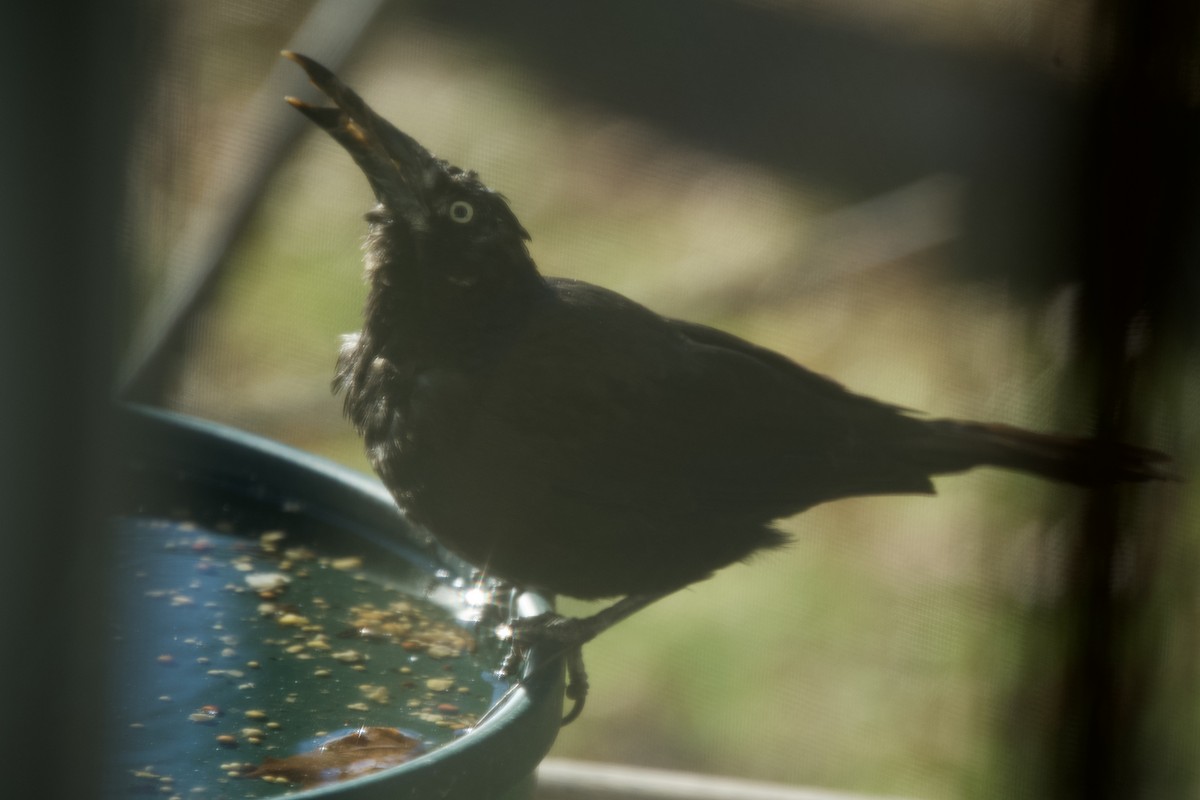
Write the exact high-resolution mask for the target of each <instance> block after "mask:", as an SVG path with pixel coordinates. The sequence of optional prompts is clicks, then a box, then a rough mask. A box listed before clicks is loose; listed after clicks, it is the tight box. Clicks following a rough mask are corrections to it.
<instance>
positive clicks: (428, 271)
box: [283, 51, 540, 311]
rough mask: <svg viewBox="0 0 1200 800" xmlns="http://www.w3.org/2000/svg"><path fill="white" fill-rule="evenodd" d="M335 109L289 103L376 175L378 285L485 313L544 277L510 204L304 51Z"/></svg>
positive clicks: (373, 248) (374, 271) (373, 239)
mask: <svg viewBox="0 0 1200 800" xmlns="http://www.w3.org/2000/svg"><path fill="white" fill-rule="evenodd" d="M283 55H284V57H286V58H288V59H290V60H292V61H294V62H296V63H297V64H299V65H300V66H301V67H302V68H303V69H304V71H305V72H306V73H308V77H309V80H311V81H312V83H313V85H315V86H316V87H317V88H318V89H320V90H321V91H322V92H323V93H324V94H325V95H326V96H327V97H328V98H329V99H330V100H331V101H332V102H333V107H325V106H314V105H309V104H308V103H305V102H303V101H301V100H298V99H296V98H294V97H289V98H287V101H288V102H289V103H290V104H291V105H292V106H294V107H295V108H296V109H298V110H299V111H301V112H302V113H303V114H304V115H305V116H307V117H308V118H309V119H310V120H312V121H313V122H314V123H316V124H317V126H318V127H320V128H321V129H322V130H324V131H325V132H326V133H328V134H329V135H330V136H332V137H333V138H334V139H335V140H336V141H337V142H338V143H339V144H340V145H342V147H344V148H345V149H346V151H347V152H348V153H350V155H351V157H353V158H354V160H355V162H356V163H357V164H358V166H359V168H360V169H362V171H363V173H364V174H365V175H366V177H367V180H368V181H369V182H370V184H371V188H372V190H374V192H375V198H376V199H377V200H378V201H379V204H378V205H377V206H376V207H375V208H374V209H373V210H371V211H370V212H369V213H368V214H367V221H368V222H369V223H370V225H371V233H370V236H369V238H368V240H367V247H366V250H367V267H368V273H369V275H370V277H371V280H372V283H373V284H374V285H375V286H376V287H378V288H382V287H390V288H394V289H395V290H396V291H398V292H406V293H408V294H409V295H418V296H417V297H410V299H411V300H414V301H416V300H419V301H420V302H421V303H422V304H423V305H424V306H425V307H430V306H433V307H441V308H443V309H444V308H448V307H454V308H457V309H459V310H461V311H465V310H467V309H469V308H472V307H474V308H476V309H477V308H478V306H479V304H480V303H481V302H485V301H486V302H488V303H490V304H491V305H493V306H494V305H495V304H496V302H497V301H501V302H502V301H503V300H504V298H506V297H508V296H512V295H516V294H519V293H520V292H521V291H522V290H523V288H524V287H526V286H527V285H528V284H529V283H530V282H532V281H537V280H540V279H539V278H537V272H536V268H535V267H534V265H533V262H532V260H531V259H530V257H529V252H528V250H527V248H526V246H525V242H526V241H527V240H528V239H529V234H528V233H526V232H525V229H524V228H523V227H522V226H521V223H520V222H519V221H518V220H517V218H516V215H514V214H513V212H512V209H510V208H509V206H508V203H507V202H506V201H505V199H504V197H503V196H502V195H500V194H498V193H496V192H493V191H492V190H490V189H488V188H487V187H486V186H484V185H483V183H481V182H480V180H479V178H478V177H477V176H476V174H475V173H474V172H471V171H467V170H463V169H460V168H458V167H456V166H453V165H452V164H448V163H447V162H445V161H443V160H441V159H438V158H436V157H434V156H433V155H432V154H431V153H430V152H429V151H428V150H426V149H425V148H424V147H422V146H421V145H420V144H419V143H418V142H417V141H416V140H415V139H413V138H412V137H411V136H409V135H408V134H406V133H404V132H403V131H400V130H398V129H397V128H396V127H395V126H394V125H392V124H391V123H390V122H388V121H387V120H385V119H384V118H383V117H381V116H379V115H378V114H377V113H375V112H374V111H373V110H372V109H371V107H370V106H368V105H367V104H366V103H365V102H364V101H363V99H362V98H361V97H359V96H358V95H357V94H355V93H354V92H353V91H351V90H350V89H349V88H348V87H347V86H346V85H345V84H344V83H342V82H341V80H339V79H338V77H337V76H336V75H334V74H333V73H332V72H331V71H329V70H328V69H326V68H325V67H323V66H322V65H320V64H318V63H317V62H316V61H313V60H312V59H311V58H308V57H306V56H302V55H300V54H298V53H293V52H289V51H284V53H283Z"/></svg>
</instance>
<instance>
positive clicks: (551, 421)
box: [283, 51, 1173, 724]
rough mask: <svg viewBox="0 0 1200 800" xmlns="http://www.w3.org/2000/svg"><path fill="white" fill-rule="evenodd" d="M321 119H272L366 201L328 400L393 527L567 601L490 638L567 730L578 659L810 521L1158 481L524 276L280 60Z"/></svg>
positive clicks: (580, 674) (1156, 467)
mask: <svg viewBox="0 0 1200 800" xmlns="http://www.w3.org/2000/svg"><path fill="white" fill-rule="evenodd" d="M283 55H284V56H285V57H286V58H288V59H290V60H291V61H294V62H295V63H296V64H298V65H299V66H300V67H301V68H302V69H303V70H304V71H305V72H306V73H307V76H308V78H309V80H310V81H311V83H312V84H313V85H314V86H316V88H317V89H319V90H320V91H321V92H322V93H323V94H324V95H325V97H326V98H328V100H329V101H331V103H332V105H311V104H309V103H307V102H304V101H302V100H299V99H296V98H294V97H288V98H286V100H287V102H288V103H290V104H291V105H292V106H293V107H295V108H296V109H298V110H299V111H300V112H302V113H303V114H304V115H305V116H306V117H308V119H309V120H311V121H312V122H313V123H315V124H316V126H317V127H319V128H321V129H322V130H324V131H325V132H326V133H327V134H329V135H330V136H331V137H332V138H333V139H334V140H335V141H336V142H337V143H338V144H340V145H341V146H342V147H343V148H344V149H345V150H346V151H347V152H348V153H349V155H350V156H351V157H352V158H353V159H354V161H355V162H356V163H357V165H358V167H359V168H360V169H361V171H362V172H363V174H364V175H365V176H366V179H367V182H368V183H369V185H370V187H371V189H372V190H373V193H374V196H375V200H376V205H375V206H374V207H373V208H372V209H371V210H370V211H368V212H367V213H366V215H365V219H366V222H367V226H368V233H367V236H366V240H365V244H364V252H365V255H364V264H365V277H366V283H367V285H368V293H367V299H366V303H365V308H364V310H363V324H362V329H361V331H360V332H358V333H357V334H353V335H350V336H347V337H345V338H344V340H343V342H342V346H341V350H340V352H339V355H338V358H337V366H336V371H335V377H334V379H333V389H334V391H335V392H336V393H340V394H341V395H342V397H343V402H344V411H345V415H346V416H347V417H348V418H349V420H350V422H351V423H352V424H353V426H354V428H355V429H356V430H357V432H358V434H359V435H360V436H361V437H362V439H363V442H364V447H365V449H366V453H367V457H368V460H369V462H370V464H371V467H372V468H373V469H374V470H375V472H376V473H377V474H378V476H379V478H380V479H381V481H382V482H383V484H384V485H385V486H386V487H387V488H388V490H389V491H390V492H391V494H392V496H393V497H394V498H395V500H396V503H397V505H398V506H399V507H400V509H401V510H402V511H403V512H404V514H405V515H406V516H407V518H409V519H410V520H411V521H413V522H415V523H417V524H419V525H421V526H423V527H424V528H425V529H427V530H428V531H429V532H430V533H431V534H432V535H433V537H434V538H435V539H437V541H439V542H440V543H441V544H442V545H444V546H445V547H446V548H448V549H449V550H450V551H452V552H454V553H456V554H457V555H459V556H461V557H462V558H463V559H464V560H466V561H467V562H469V563H470V564H472V565H474V566H475V567H477V568H479V569H480V570H481V571H483V572H484V573H485V574H487V575H490V576H494V577H497V578H499V579H501V580H503V581H505V582H507V583H509V584H511V585H513V586H516V587H521V588H529V589H538V590H542V591H545V592H550V593H553V594H556V595H566V596H570V597H576V598H584V599H611V598H618V599H616V600H615V602H613V603H612V604H611V605H608V606H606V607H604V608H603V609H602V610H601V611H599V612H597V613H595V614H593V615H591V616H588V617H577V618H571V617H564V616H560V615H558V614H556V613H553V612H548V613H546V614H543V615H541V616H538V617H533V618H526V619H522V620H516V621H510V623H509V629H508V632H509V635H510V637H511V639H512V641H513V647H514V651H513V655H514V657H519V653H518V651H520V652H524V651H525V649H527V648H528V647H530V646H533V645H536V644H537V643H538V642H554V643H556V646H557V647H559V648H560V650H561V652H563V653H564V654H565V656H566V659H565V660H566V664H567V672H568V685H567V697H568V698H571V699H573V700H574V702H575V705H574V706H573V708H572V709H571V710H570V712H569V713H568V714H567V715H566V716H565V717H564V724H565V723H566V722H569V721H571V720H572V719H574V718H576V717H577V716H578V714H579V712H580V711H581V709H582V707H583V702H584V699H585V698H586V696H587V692H588V683H587V675H586V670H585V669H584V667H583V660H582V646H583V645H584V644H585V643H587V642H589V641H591V640H592V639H593V638H594V637H595V636H597V635H598V634H600V633H601V632H603V631H604V630H606V629H608V628H609V627H611V626H612V625H614V624H616V623H617V622H619V621H621V620H623V619H625V618H626V617H628V616H629V615H630V614H632V613H635V612H636V611H638V610H640V609H642V608H644V607H646V606H647V605H649V604H651V603H653V602H654V601H656V600H658V599H660V598H662V597H664V596H666V595H668V594H671V593H672V592H675V591H677V590H679V589H681V588H683V587H685V586H688V585H690V584H693V583H695V582H697V581H701V580H703V579H705V578H707V577H709V576H711V575H712V574H713V573H714V572H715V571H716V570H718V569H720V568H722V567H725V566H727V565H730V564H733V563H735V562H739V561H744V560H746V559H747V558H748V557H750V556H751V555H753V554H756V553H759V552H761V551H767V550H771V549H773V548H777V547H779V546H781V545H783V544H784V543H785V541H786V537H785V536H784V534H782V533H781V532H780V531H779V530H778V529H777V528H776V527H775V526H774V523H776V522H777V521H779V520H781V519H784V518H787V517H791V516H793V515H795V514H798V513H800V512H802V511H805V510H806V509H809V508H811V507H813V506H815V505H818V504H820V503H825V502H828V501H832V500H840V499H844V498H852V497H862V496H870V495H899V494H933V493H934V485H933V482H932V479H933V477H935V476H939V475H947V474H952V473H960V472H964V471H966V470H970V469H972V468H974V467H999V468H1004V469H1009V470H1016V471H1019V472H1025V473H1030V474H1033V475H1037V476H1041V477H1043V478H1047V479H1050V480H1054V481H1062V482H1067V483H1073V484H1078V485H1084V486H1088V485H1098V484H1109V483H1117V482H1125V481H1148V480H1158V479H1168V478H1171V477H1172V476H1173V473H1172V470H1171V466H1170V464H1171V460H1170V458H1169V457H1168V456H1167V455H1165V454H1163V453H1161V452H1158V451H1155V450H1151V449H1147V448H1143V447H1137V446H1133V445H1125V444H1101V443H1099V442H1097V441H1093V440H1089V439H1086V438H1071V437H1065V436H1058V435H1050V434H1043V433H1037V432H1033V431H1028V430H1023V429H1020V428H1016V427H1012V426H1008V425H1003V424H993V423H980V422H969V421H961V420H954V419H937V418H927V417H925V416H923V415H921V414H919V413H917V412H913V411H910V410H907V409H905V408H902V407H899V406H896V405H892V404H889V403H886V402H882V401H879V400H875V399H872V398H869V397H866V396H863V395H860V394H855V393H854V392H851V391H850V390H848V389H846V388H844V387H843V386H842V385H841V384H839V383H837V382H835V381H834V380H832V379H830V378H827V377H824V376H822V375H820V374H818V373H816V372H813V371H811V370H809V369H807V368H805V367H803V366H801V365H800V364H798V363H796V362H795V361H793V360H791V359H790V358H788V357H786V356H784V355H781V354H779V353H777V352H774V351H772V350H769V349H767V348H764V347H760V346H758V345H755V344H753V343H751V342H749V341H746V340H744V339H741V338H739V337H737V336H734V335H732V334H730V333H726V332H724V331H722V330H719V329H717V328H713V327H709V326H707V325H703V324H699V323H695V322H688V321H683V320H678V319H671V318H668V317H664V316H662V315H659V314H657V313H655V312H654V311H652V310H650V309H648V308H646V307H645V306H643V305H640V304H639V303H637V302H634V301H633V300H630V299H628V298H626V297H624V296H622V295H621V294H618V293H616V292H614V291H610V290H608V289H605V288H602V287H599V286H595V285H592V284H589V283H586V282H583V281H579V280H572V279H565V278H555V277H547V276H544V275H543V274H542V273H541V272H540V271H539V269H538V267H537V265H536V264H535V263H534V261H533V259H532V257H531V255H530V252H529V248H528V242H529V241H530V236H529V234H528V233H527V232H526V230H525V228H524V227H523V226H522V225H521V222H520V221H519V220H518V219H517V216H516V215H515V213H514V212H513V211H512V209H511V207H510V206H509V204H508V201H507V199H506V198H505V197H504V196H503V195H502V194H500V193H499V192H496V191H493V190H492V189H490V188H488V187H487V186H486V185H484V183H483V182H482V181H481V180H480V178H479V176H478V174H477V173H476V172H474V171H471V170H465V169H462V168H459V167H457V166H454V165H452V164H450V163H449V162H447V161H445V160H443V159H440V158H438V157H436V156H434V155H433V154H432V153H431V152H430V151H429V150H427V149H426V148H425V147H424V146H422V145H421V144H420V143H418V142H417V141H416V140H415V139H414V138H412V137H411V136H409V135H408V134H406V133H404V132H402V131H401V130H399V129H398V128H396V127H395V126H394V125H392V124H391V123H390V122H388V121H387V120H385V119H384V118H383V117H381V116H380V115H379V114H377V113H376V112H375V111H374V110H373V109H372V108H371V107H370V106H368V105H367V103H366V102H365V101H364V100H363V99H362V98H361V97H359V95H357V94H356V93H355V92H354V91H352V90H351V89H350V88H349V87H348V86H346V85H345V84H344V83H343V82H342V81H341V80H340V79H339V78H338V77H337V76H336V75H335V74H334V73H333V72H331V71H330V70H328V69H327V68H325V67H324V66H322V65H321V64H320V63H318V62H317V61H314V60H313V59H311V58H308V57H306V56H303V55H300V54H298V53H294V52H291V51H284V52H283Z"/></svg>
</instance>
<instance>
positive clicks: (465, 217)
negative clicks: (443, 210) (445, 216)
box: [450, 200, 475, 225]
mask: <svg viewBox="0 0 1200 800" xmlns="http://www.w3.org/2000/svg"><path fill="white" fill-rule="evenodd" d="M474 216H475V207H474V206H472V205H471V204H470V203H468V202H467V201H466V200H455V201H454V202H453V203H451V204H450V219H452V220H454V221H455V222H457V223H459V224H460V225H464V224H466V223H468V222H470V221H471V218H472V217H474Z"/></svg>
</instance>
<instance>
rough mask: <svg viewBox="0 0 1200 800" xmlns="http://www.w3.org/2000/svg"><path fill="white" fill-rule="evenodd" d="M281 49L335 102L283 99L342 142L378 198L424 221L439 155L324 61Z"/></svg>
mask: <svg viewBox="0 0 1200 800" xmlns="http://www.w3.org/2000/svg"><path fill="white" fill-rule="evenodd" d="M281 55H283V57H284V58H287V59H289V60H291V61H294V62H296V63H297V64H299V65H300V67H301V68H303V70H304V71H305V72H306V73H307V74H308V78H309V80H310V81H312V84H313V85H314V86H316V87H317V88H318V89H320V90H321V91H322V92H324V93H325V95H326V96H327V97H328V98H329V99H330V100H331V101H333V104H334V107H328V106H314V105H309V104H308V103H305V102H304V101H303V100H299V99H297V98H295V97H287V98H285V99H286V100H287V102H288V103H289V104H290V105H291V106H292V107H293V108H295V109H297V110H298V111H300V112H301V113H302V114H304V116H306V117H308V118H309V119H310V120H312V121H313V122H314V123H316V124H317V126H318V127H320V128H321V129H322V130H324V131H325V132H326V133H328V134H329V135H330V136H332V137H333V138H334V139H335V140H336V141H337V142H338V143H339V144H340V145H341V146H342V147H344V148H346V152H348V153H349V154H350V155H351V157H353V158H354V161H355V162H356V163H357V164H358V166H359V168H360V169H362V171H363V174H365V175H366V176H367V180H368V181H369V182H370V184H371V188H372V189H373V190H374V192H375V197H376V199H377V200H379V202H380V203H381V204H383V205H384V206H385V207H386V208H388V209H389V210H390V211H391V212H392V213H393V214H395V215H397V216H399V217H401V218H402V219H404V220H405V221H406V222H408V223H409V225H411V226H412V227H413V228H414V229H422V228H424V227H426V225H427V224H428V220H429V216H430V212H429V209H428V207H427V204H426V203H425V201H424V199H423V197H424V189H425V187H426V186H427V185H429V181H430V180H431V179H432V177H433V174H434V173H436V171H437V170H438V169H439V166H438V162H437V160H436V159H435V158H434V157H433V156H432V155H431V154H430V153H429V151H428V150H426V149H425V148H424V147H422V146H421V145H420V144H418V143H417V141H416V140H415V139H413V138H412V137H411V136H409V135H408V134H406V133H404V132H402V131H400V130H397V129H396V127H395V126H394V125H392V124H391V123H390V122H388V121H387V120H385V119H384V118H383V117H381V116H379V115H378V114H376V113H375V112H374V111H372V110H371V107H370V106H368V105H367V104H366V103H365V102H364V101H363V99H362V98H361V97H359V96H358V95H357V94H355V93H354V92H353V91H352V90H351V89H350V88H349V87H348V86H346V85H345V84H344V83H342V82H341V80H339V79H338V77H337V76H336V75H334V74H333V73H332V72H330V71H329V70H328V69H326V68H325V67H324V66H322V65H321V64H319V63H317V62H316V61H313V60H312V59H311V58H308V57H307V56H303V55H300V54H299V53H293V52H292V51H290V50H284V51H283V52H282V53H281Z"/></svg>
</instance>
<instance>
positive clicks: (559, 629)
mask: <svg viewBox="0 0 1200 800" xmlns="http://www.w3.org/2000/svg"><path fill="white" fill-rule="evenodd" d="M588 622H589V620H588V619H586V618H585V619H579V618H574V617H564V616H561V615H559V614H555V613H552V612H547V613H545V614H539V615H538V616H536V617H522V618H520V619H515V620H510V621H509V622H508V623H507V624H506V625H505V626H504V638H507V639H508V640H509V641H510V642H511V643H512V649H510V650H509V652H508V655H507V656H505V658H504V662H503V663H502V664H501V665H500V670H499V675H500V676H501V677H505V678H511V677H513V676H515V675H517V674H518V673H519V672H520V669H521V665H522V664H524V663H525V656H526V655H527V654H528V653H529V649H530V648H531V647H533V646H534V645H536V644H538V643H540V642H546V643H550V644H552V645H554V648H553V650H554V653H555V654H561V655H562V656H563V659H564V662H565V664H566V668H567V686H566V690H565V692H564V694H565V695H566V697H567V699H569V700H571V701H572V702H573V705H572V706H571V710H570V711H568V712H567V713H566V715H565V716H564V717H563V719H562V724H563V725H569V724H570V723H572V722H574V721H575V720H576V719H577V718H578V717H579V715H580V714H581V713H583V706H584V703H585V702H586V701H587V695H588V688H589V685H588V677H587V669H586V668H585V667H584V665H583V645H584V644H585V643H587V642H589V641H591V640H592V638H593V637H595V635H596V634H597V633H598V631H596V630H594V626H592V625H589V624H588Z"/></svg>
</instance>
